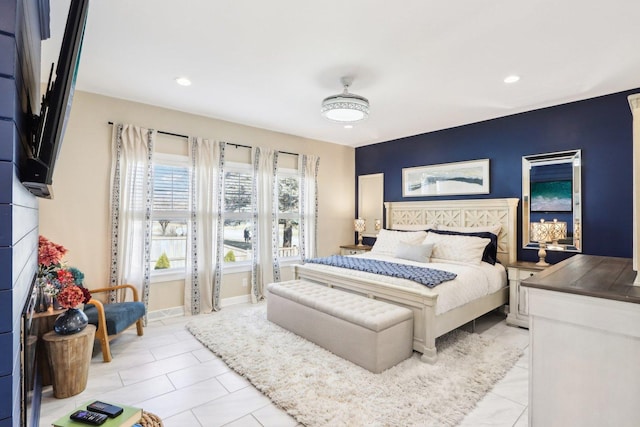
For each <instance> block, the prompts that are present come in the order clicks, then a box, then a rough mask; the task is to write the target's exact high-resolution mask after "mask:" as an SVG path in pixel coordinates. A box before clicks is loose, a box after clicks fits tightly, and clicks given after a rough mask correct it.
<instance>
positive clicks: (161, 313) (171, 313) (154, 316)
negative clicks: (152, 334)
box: [147, 307, 184, 322]
mask: <svg viewBox="0 0 640 427" xmlns="http://www.w3.org/2000/svg"><path fill="white" fill-rule="evenodd" d="M180 316H184V307H171V308H163V309H161V310H154V311H149V312H148V313H147V321H149V322H155V321H156V320H163V319H169V318H171V317H180Z"/></svg>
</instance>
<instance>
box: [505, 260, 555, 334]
mask: <svg viewBox="0 0 640 427" xmlns="http://www.w3.org/2000/svg"><path fill="white" fill-rule="evenodd" d="M545 268H546V267H541V266H539V265H536V263H535V262H527V261H518V262H516V263H513V264H509V266H508V267H507V277H508V278H509V314H508V315H507V324H508V325H513V326H521V327H523V328H527V329H528V328H529V304H528V296H527V288H521V287H520V282H521V281H522V280H524V279H528V278H529V277H531V276H533V275H534V274H536V273H538V272H540V271H542V270H544V269H545Z"/></svg>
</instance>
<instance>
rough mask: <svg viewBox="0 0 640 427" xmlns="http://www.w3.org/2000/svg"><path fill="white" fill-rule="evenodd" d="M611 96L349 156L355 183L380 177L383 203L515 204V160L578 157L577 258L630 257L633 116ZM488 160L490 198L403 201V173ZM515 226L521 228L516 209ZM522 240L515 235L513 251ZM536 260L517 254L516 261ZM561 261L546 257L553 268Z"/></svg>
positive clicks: (518, 191)
mask: <svg viewBox="0 0 640 427" xmlns="http://www.w3.org/2000/svg"><path fill="white" fill-rule="evenodd" d="M637 92H638V90H633V91H626V92H621V93H615V94H611V95H607V96H602V97H598V98H593V99H588V100H584V101H579V102H573V103H569V104H563V105H559V106H555V107H550V108H544V109H540V110H535V111H531V112H527V113H521V114H516V115H513V116H508V117H502V118H499V119H494V120H488V121H484V122H479V123H473V124H469V125H466V126H460V127H456V128H451V129H446V130H441V131H436V132H430V133H425V134H421V135H416V136H412V137H407V138H403V139H398V140H394V141H388V142H384V143H379V144H374V145H369V146H364V147H359V148H357V149H356V155H355V159H356V176H358V175H363V174H371V173H379V172H382V173H384V200H385V201H401V200H405V201H410V200H447V199H459V198H485V197H487V198H501V197H517V198H521V196H522V178H521V176H522V173H521V168H522V156H526V155H530V154H539V153H547V152H554V151H563V150H572V149H581V150H582V158H583V168H582V197H583V213H582V215H583V236H584V239H583V242H584V253H586V254H592V255H608V256H621V257H631V256H632V238H631V233H630V230H631V227H632V212H631V208H632V146H633V139H632V115H631V110H630V108H629V104H628V101H627V96H628V95H630V94H632V93H637ZM483 158H489V159H490V169H491V175H490V183H491V189H490V191H491V194H488V195H473V196H452V197H448V196H439V197H423V198H414V197H411V198H404V199H403V197H402V168H405V167H413V166H424V165H432V164H439V163H448V162H457V161H464V160H475V159H483ZM518 224H521V211H520V209H519V214H518ZM521 241H522V237H521V231H520V226H519V229H518V247H521V246H522V244H521ZM536 256H537V255H536V252H535V251H532V250H525V249H519V251H518V259H521V260H535V259H536ZM566 257H567V255H565V254H561V253H558V252H553V253H549V254H548V258H547V259H548V260H550V261H552V262H557V261H559V260H561V259H564V258H566Z"/></svg>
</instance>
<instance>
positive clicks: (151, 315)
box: [147, 295, 251, 322]
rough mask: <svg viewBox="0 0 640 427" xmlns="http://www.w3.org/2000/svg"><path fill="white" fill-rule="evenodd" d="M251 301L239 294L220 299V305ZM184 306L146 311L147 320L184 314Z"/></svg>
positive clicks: (151, 320)
mask: <svg viewBox="0 0 640 427" xmlns="http://www.w3.org/2000/svg"><path fill="white" fill-rule="evenodd" d="M250 302H251V296H250V295H240V296H237V297H231V298H224V299H222V300H220V307H222V308H224V307H229V306H231V305H236V304H246V303H250ZM184 315H185V312H184V307H171V308H163V309H161V310H154V311H150V312H148V313H147V321H149V322H154V321H156V320H163V319H169V318H171V317H181V316H184Z"/></svg>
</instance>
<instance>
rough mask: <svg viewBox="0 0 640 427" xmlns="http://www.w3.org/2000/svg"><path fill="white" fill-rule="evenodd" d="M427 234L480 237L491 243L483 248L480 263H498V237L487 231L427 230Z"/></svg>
mask: <svg viewBox="0 0 640 427" xmlns="http://www.w3.org/2000/svg"><path fill="white" fill-rule="evenodd" d="M428 231H429V233H436V234H447V235H450V236H473V237H482V238H484V239H490V240H491V242H489V244H488V245H487V246H486V247H485V248H484V252H483V253H482V261H484V262H488V263H489V264H491V265H495V263H496V262H498V236H496V235H495V234H493V233H489V232H488V231H478V232H460V231H448V230H433V229H430V230H428Z"/></svg>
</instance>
